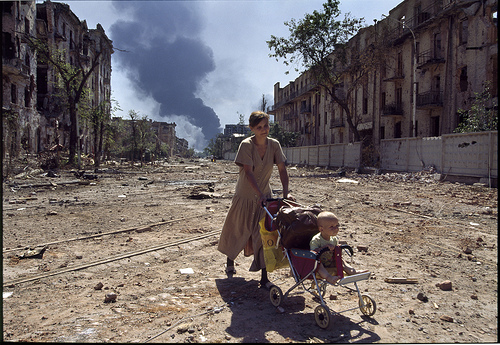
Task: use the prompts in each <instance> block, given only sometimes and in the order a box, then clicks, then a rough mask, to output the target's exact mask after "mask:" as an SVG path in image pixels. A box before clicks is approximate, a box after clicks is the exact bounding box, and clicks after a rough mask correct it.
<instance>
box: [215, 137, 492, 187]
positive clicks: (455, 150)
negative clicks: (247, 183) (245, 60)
mask: <svg viewBox="0 0 500 345" xmlns="http://www.w3.org/2000/svg"><path fill="white" fill-rule="evenodd" d="M361 150H362V146H361V143H360V142H357V143H349V144H330V145H317V146H301V147H284V148H283V152H284V153H285V156H286V157H287V162H288V164H300V165H311V166H320V167H346V168H358V167H360V165H361ZM379 153H380V169H381V170H387V171H401V172H403V171H404V172H418V171H421V170H423V169H424V168H427V167H430V166H433V167H434V168H435V169H436V170H437V172H438V173H440V174H445V175H450V176H467V177H478V178H494V179H496V178H498V162H497V158H498V132H497V131H490V132H478V133H460V134H445V135H442V136H440V137H425V138H399V139H383V140H381V143H380V152H379ZM235 155H236V153H234V152H227V153H225V154H224V159H228V160H234V158H235Z"/></svg>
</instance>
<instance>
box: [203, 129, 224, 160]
mask: <svg viewBox="0 0 500 345" xmlns="http://www.w3.org/2000/svg"><path fill="white" fill-rule="evenodd" d="M223 137H224V134H222V133H219V134H217V135H216V136H215V137H214V138H212V139H210V141H209V143H208V146H207V147H205V149H204V150H203V152H204V153H206V154H207V156H210V155H213V156H214V157H215V158H222V144H223V142H222V138H223Z"/></svg>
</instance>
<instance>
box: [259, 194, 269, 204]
mask: <svg viewBox="0 0 500 345" xmlns="http://www.w3.org/2000/svg"><path fill="white" fill-rule="evenodd" d="M259 205H260V206H266V205H267V197H266V196H265V195H264V194H261V195H260V197H259Z"/></svg>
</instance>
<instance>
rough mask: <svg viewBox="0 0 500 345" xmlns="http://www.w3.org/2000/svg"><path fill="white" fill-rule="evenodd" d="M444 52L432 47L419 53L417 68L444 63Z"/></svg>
mask: <svg viewBox="0 0 500 345" xmlns="http://www.w3.org/2000/svg"><path fill="white" fill-rule="evenodd" d="M444 62H445V59H444V58H443V53H442V51H441V50H435V51H433V50H432V49H429V50H426V51H424V52H422V53H420V54H419V55H418V58H417V68H418V69H421V68H424V67H427V66H431V65H435V64H440V63H444Z"/></svg>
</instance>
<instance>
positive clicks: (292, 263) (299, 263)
mask: <svg viewBox="0 0 500 345" xmlns="http://www.w3.org/2000/svg"><path fill="white" fill-rule="evenodd" d="M263 208H264V210H265V211H266V213H267V215H266V217H265V218H264V219H262V221H261V229H260V233H261V237H262V242H263V246H264V258H265V261H266V268H267V271H268V272H271V271H273V270H274V269H278V268H283V267H288V266H289V267H290V269H291V274H292V275H293V277H294V279H295V284H294V285H293V286H292V287H291V288H289V289H288V291H286V292H285V293H284V294H283V292H282V290H281V289H280V288H279V287H278V286H276V285H274V284H273V286H271V288H270V290H269V298H270V300H271V303H272V304H273V305H274V306H275V307H279V306H280V305H281V304H282V303H283V301H284V300H285V299H286V297H287V296H288V295H289V294H290V293H291V292H292V290H294V289H295V288H296V287H298V286H302V287H303V289H304V290H305V291H307V292H309V293H311V294H312V295H313V296H314V297H315V298H316V299H319V300H320V303H321V304H320V305H318V306H317V307H316V308H315V309H314V318H315V320H316V323H317V325H318V326H319V327H321V328H328V326H329V324H330V316H331V315H335V314H340V313H343V312H346V311H350V310H354V309H357V308H358V307H359V309H360V310H361V313H363V315H366V316H372V315H374V314H375V311H376V309H377V306H376V303H375V301H374V300H373V299H372V298H371V297H370V296H368V295H365V294H363V295H362V294H361V292H360V291H359V288H358V284H357V283H358V282H359V281H361V280H367V279H369V277H370V275H371V272H365V273H360V274H355V275H351V276H345V277H344V274H343V269H342V252H344V253H346V254H347V255H349V256H350V257H352V255H353V250H352V248H351V247H350V246H348V245H345V244H344V245H339V246H336V247H335V250H334V251H333V255H332V251H328V248H326V250H322V251H321V252H319V253H316V252H315V251H312V250H309V241H310V240H311V238H312V236H314V234H315V233H317V232H318V229H317V225H316V217H315V216H316V215H317V213H319V212H320V211H321V209H320V208H319V207H317V206H314V207H304V206H302V205H300V204H297V203H295V202H293V201H290V200H286V199H283V198H279V199H268V204H267V206H263ZM297 208H301V209H302V210H304V211H305V212H303V215H304V214H305V215H306V216H302V218H299V219H296V220H295V221H292V218H293V217H292V218H290V217H289V218H287V216H286V213H288V214H291V213H293V211H294V209H297ZM290 222H292V223H290ZM297 222H298V223H301V224H299V225H300V227H299V228H297ZM294 227H295V228H296V229H295V230H296V231H295V232H296V234H295V235H294V236H295V238H294V239H291V238H290V236H287V232H290V231H293V228H294ZM325 254H326V255H331V260H332V261H333V262H334V265H335V266H334V267H336V269H337V275H338V276H340V278H341V279H340V280H339V281H338V282H337V284H338V285H339V286H342V287H345V288H348V289H350V290H352V291H354V290H355V291H356V292H357V295H358V298H359V306H358V307H354V308H350V309H346V310H343V311H339V312H333V313H331V312H330V309H329V307H328V306H327V305H326V302H325V299H324V298H323V297H324V296H325V293H326V288H327V286H328V285H332V284H330V283H329V282H327V281H326V280H324V279H321V278H319V277H317V276H316V271H317V268H318V265H319V263H320V262H321V261H320V260H321V259H322V256H323V255H325ZM311 280H312V281H313V282H314V283H312V284H311ZM306 282H309V284H307V285H309V286H306ZM348 284H354V287H355V289H353V288H351V287H348V286H346V285H348Z"/></svg>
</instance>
